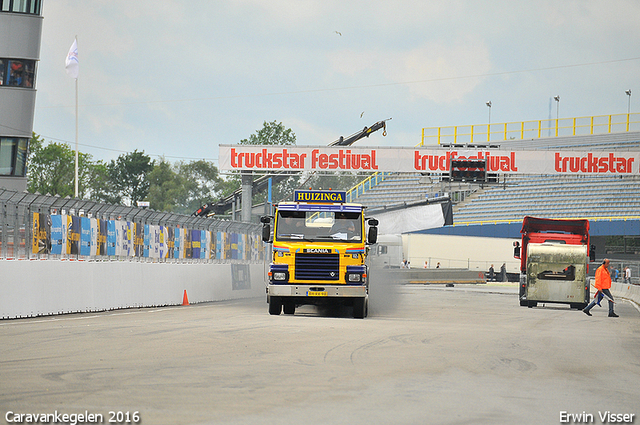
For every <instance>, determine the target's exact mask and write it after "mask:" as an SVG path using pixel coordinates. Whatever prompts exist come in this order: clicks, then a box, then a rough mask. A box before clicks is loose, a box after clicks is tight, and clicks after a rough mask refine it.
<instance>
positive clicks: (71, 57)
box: [64, 39, 80, 78]
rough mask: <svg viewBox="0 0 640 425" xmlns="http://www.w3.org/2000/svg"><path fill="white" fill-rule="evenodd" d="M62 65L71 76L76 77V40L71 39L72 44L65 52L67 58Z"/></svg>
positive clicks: (77, 66) (77, 70) (78, 69)
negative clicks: (67, 51)
mask: <svg viewBox="0 0 640 425" xmlns="http://www.w3.org/2000/svg"><path fill="white" fill-rule="evenodd" d="M64 67H65V69H66V70H67V74H69V75H70V76H71V77H72V78H78V72H79V71H80V66H79V64H78V40H77V39H76V40H73V44H72V45H71V48H70V49H69V53H67V59H65V61H64Z"/></svg>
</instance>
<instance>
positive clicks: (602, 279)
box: [582, 258, 618, 317]
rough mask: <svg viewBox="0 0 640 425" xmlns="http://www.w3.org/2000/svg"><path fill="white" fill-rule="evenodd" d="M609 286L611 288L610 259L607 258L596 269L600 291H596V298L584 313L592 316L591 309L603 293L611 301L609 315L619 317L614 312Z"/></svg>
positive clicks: (597, 286) (597, 284) (597, 287)
mask: <svg viewBox="0 0 640 425" xmlns="http://www.w3.org/2000/svg"><path fill="white" fill-rule="evenodd" d="M609 288H611V275H610V274H609V259H608V258H605V259H604V261H603V262H602V265H601V266H600V267H598V270H596V289H597V290H598V292H596V295H595V298H594V300H593V301H591V303H590V304H589V305H588V306H587V308H585V309H584V310H582V311H583V312H584V314H586V315H587V316H591V313H590V312H589V310H591V309H592V308H593V306H594V305H596V303H597V302H598V297H599V296H600V294H603V295H604V296H605V297H606V298H607V301H609V317H618V315H617V314H615V313H614V312H613V295H611V291H609Z"/></svg>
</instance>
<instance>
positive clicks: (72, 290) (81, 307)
mask: <svg viewBox="0 0 640 425" xmlns="http://www.w3.org/2000/svg"><path fill="white" fill-rule="evenodd" d="M264 281H265V280H264V265H263V264H207V263H200V264H197V263H196V264H176V263H144V262H128V261H127V262H116V261H114V262H106V261H105V262H87V261H83V262H79V261H55V260H47V261H1V260H0V294H1V296H0V318H1V319H8V318H20V317H34V316H43V315H52V314H63V313H75V312H89V311H105V310H113V309H119V308H130V307H157V306H167V305H180V304H182V301H183V295H184V291H185V290H186V291H187V297H188V299H189V302H190V303H200V302H208V301H221V300H229V299H236V298H254V297H261V296H263V297H264V296H265V289H264V288H265V284H264ZM265 299H266V298H265Z"/></svg>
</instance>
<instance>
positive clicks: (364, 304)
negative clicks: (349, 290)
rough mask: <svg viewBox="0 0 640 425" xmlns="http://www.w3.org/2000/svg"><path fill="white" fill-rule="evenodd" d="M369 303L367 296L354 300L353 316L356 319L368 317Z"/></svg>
mask: <svg viewBox="0 0 640 425" xmlns="http://www.w3.org/2000/svg"><path fill="white" fill-rule="evenodd" d="M368 310H369V303H368V300H367V298H364V297H363V298H356V299H354V300H353V317H354V318H356V319H364V318H365V317H367V313H368Z"/></svg>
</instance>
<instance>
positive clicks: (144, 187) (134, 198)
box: [107, 150, 154, 206]
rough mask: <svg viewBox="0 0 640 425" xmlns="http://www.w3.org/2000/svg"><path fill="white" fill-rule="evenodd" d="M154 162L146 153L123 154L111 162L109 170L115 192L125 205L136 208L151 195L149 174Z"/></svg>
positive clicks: (136, 151) (135, 151)
mask: <svg viewBox="0 0 640 425" xmlns="http://www.w3.org/2000/svg"><path fill="white" fill-rule="evenodd" d="M153 165H154V164H153V161H151V158H150V157H149V156H148V155H145V154H144V151H142V152H138V150H134V151H133V152H130V153H127V154H122V155H120V156H119V157H118V159H117V160H115V161H114V160H111V162H110V163H109V165H108V166H107V169H108V171H109V179H110V181H111V184H112V185H113V188H114V192H115V193H116V194H117V196H119V198H120V201H121V202H122V203H124V204H125V205H131V206H135V205H136V203H137V202H138V201H142V200H144V199H145V198H146V197H147V195H148V194H149V179H148V178H147V173H149V172H150V171H151V170H152V169H153Z"/></svg>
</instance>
